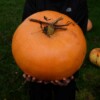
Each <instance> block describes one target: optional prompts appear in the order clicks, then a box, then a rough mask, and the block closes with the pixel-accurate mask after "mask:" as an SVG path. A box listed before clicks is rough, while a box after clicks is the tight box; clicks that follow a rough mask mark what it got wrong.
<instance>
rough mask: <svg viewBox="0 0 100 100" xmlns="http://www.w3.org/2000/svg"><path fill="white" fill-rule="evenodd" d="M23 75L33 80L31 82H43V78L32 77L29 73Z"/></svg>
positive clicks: (27, 79)
mask: <svg viewBox="0 0 100 100" xmlns="http://www.w3.org/2000/svg"><path fill="white" fill-rule="evenodd" d="M23 77H24V78H25V79H26V81H31V82H37V83H43V81H42V80H38V79H36V77H32V76H30V75H27V74H25V73H24V74H23Z"/></svg>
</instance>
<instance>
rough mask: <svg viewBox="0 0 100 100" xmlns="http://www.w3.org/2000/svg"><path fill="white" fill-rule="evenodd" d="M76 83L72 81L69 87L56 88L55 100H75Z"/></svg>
mask: <svg viewBox="0 0 100 100" xmlns="http://www.w3.org/2000/svg"><path fill="white" fill-rule="evenodd" d="M75 91H76V83H75V81H74V80H72V81H71V83H69V84H68V85H67V86H56V85H55V86H54V87H53V93H54V98H55V99H54V100H75Z"/></svg>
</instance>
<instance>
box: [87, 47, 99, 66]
mask: <svg viewBox="0 0 100 100" xmlns="http://www.w3.org/2000/svg"><path fill="white" fill-rule="evenodd" d="M89 59H90V62H91V63H93V64H95V65H96V66H99V67H100V48H94V49H92V50H91V51H90V54H89Z"/></svg>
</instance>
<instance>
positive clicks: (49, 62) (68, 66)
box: [12, 10, 86, 80]
mask: <svg viewBox="0 0 100 100" xmlns="http://www.w3.org/2000/svg"><path fill="white" fill-rule="evenodd" d="M12 54H13V56H14V59H15V61H16V63H17V64H18V66H19V68H20V69H21V70H22V71H23V72H24V73H26V74H29V75H31V76H34V77H36V78H37V79H41V80H56V79H57V80H60V79H62V78H63V77H66V78H68V77H70V76H71V75H73V74H74V73H75V72H76V71H78V70H79V69H80V67H81V65H82V63H83V60H84V58H85V55H86V40H85V37H84V35H83V32H82V30H81V28H80V27H79V26H78V25H77V24H76V23H75V22H74V21H73V20H72V19H71V18H69V17H68V16H66V15H64V14H61V13H58V12H56V11H49V10H47V11H41V12H37V13H35V14H32V15H31V16H29V17H28V18H26V19H25V21H24V22H22V23H21V24H20V25H19V27H18V28H17V29H16V31H15V33H14V36H13V39H12Z"/></svg>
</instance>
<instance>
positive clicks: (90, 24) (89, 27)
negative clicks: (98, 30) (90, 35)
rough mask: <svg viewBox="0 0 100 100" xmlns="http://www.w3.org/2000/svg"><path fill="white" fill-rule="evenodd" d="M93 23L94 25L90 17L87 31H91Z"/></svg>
mask: <svg viewBox="0 0 100 100" xmlns="http://www.w3.org/2000/svg"><path fill="white" fill-rule="evenodd" d="M92 27H93V25H92V21H91V20H90V19H88V23H87V31H90V30H91V29H92Z"/></svg>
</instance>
